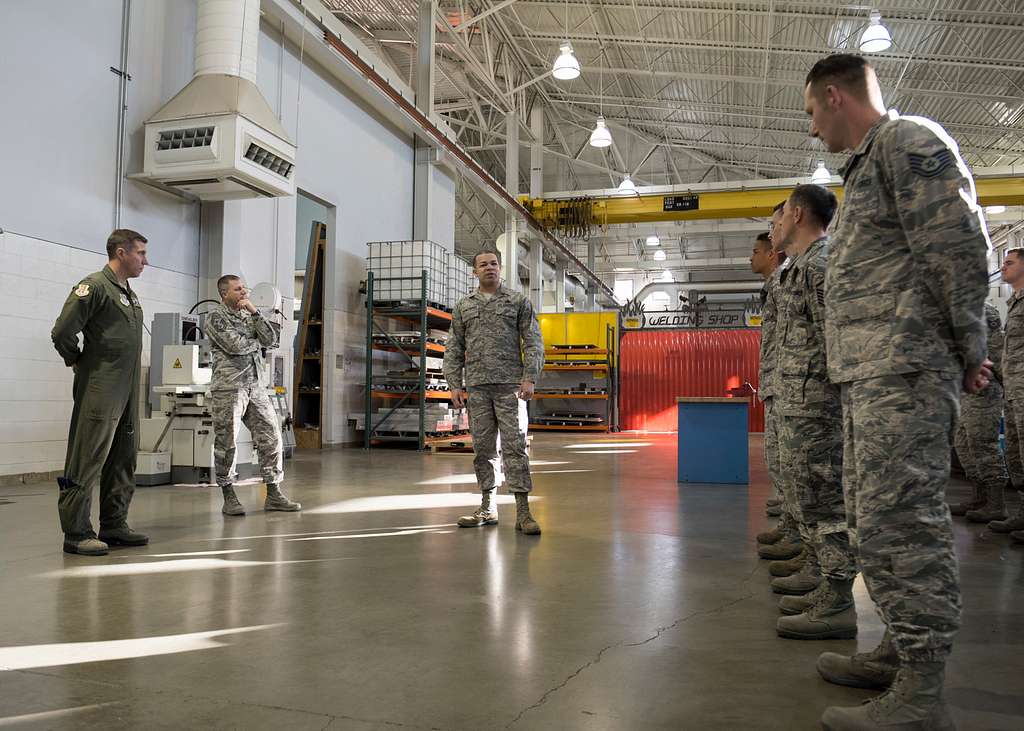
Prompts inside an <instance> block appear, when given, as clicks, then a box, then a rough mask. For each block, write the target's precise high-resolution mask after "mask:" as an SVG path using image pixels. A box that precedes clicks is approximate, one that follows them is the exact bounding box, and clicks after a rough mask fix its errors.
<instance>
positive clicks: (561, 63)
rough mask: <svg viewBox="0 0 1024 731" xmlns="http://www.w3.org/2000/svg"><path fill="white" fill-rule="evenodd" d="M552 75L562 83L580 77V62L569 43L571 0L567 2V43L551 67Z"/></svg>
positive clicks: (559, 50) (562, 46)
mask: <svg viewBox="0 0 1024 731" xmlns="http://www.w3.org/2000/svg"><path fill="white" fill-rule="evenodd" d="M551 75H552V76H554V77H555V78H556V79H559V80H560V81H569V80H570V79H575V78H576V77H577V76H579V75H580V62H579V59H577V58H576V54H575V53H573V50H572V44H571V43H569V0H565V43H563V44H561V45H560V46H559V47H558V58H556V59H555V63H554V64H553V65H552V66H551Z"/></svg>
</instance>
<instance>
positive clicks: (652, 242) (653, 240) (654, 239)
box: [647, 234, 661, 246]
mask: <svg viewBox="0 0 1024 731" xmlns="http://www.w3.org/2000/svg"><path fill="white" fill-rule="evenodd" d="M647 245H648V246H661V239H659V238H658V234H651V235H650V236H648V237H647Z"/></svg>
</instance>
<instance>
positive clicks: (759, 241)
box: [754, 231, 772, 249]
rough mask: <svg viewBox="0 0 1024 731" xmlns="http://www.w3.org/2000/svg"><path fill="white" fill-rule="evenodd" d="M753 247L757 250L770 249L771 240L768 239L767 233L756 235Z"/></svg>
mask: <svg viewBox="0 0 1024 731" xmlns="http://www.w3.org/2000/svg"><path fill="white" fill-rule="evenodd" d="M754 245H755V246H756V247H757V248H759V249H771V248H772V240H771V238H770V237H769V235H768V232H767V231H766V232H764V233H760V234H758V235H757V238H756V239H755V240H754Z"/></svg>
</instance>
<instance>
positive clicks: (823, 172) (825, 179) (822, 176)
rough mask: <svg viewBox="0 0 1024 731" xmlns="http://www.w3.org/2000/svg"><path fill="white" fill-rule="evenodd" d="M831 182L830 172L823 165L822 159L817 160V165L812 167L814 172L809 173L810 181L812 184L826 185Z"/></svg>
mask: <svg viewBox="0 0 1024 731" xmlns="http://www.w3.org/2000/svg"><path fill="white" fill-rule="evenodd" d="M831 182H832V173H830V172H829V171H828V168H827V167H825V161H824V160H818V167H816V168H815V169H814V173H813V174H812V175H811V183H812V184H813V185H828V184H829V183H831Z"/></svg>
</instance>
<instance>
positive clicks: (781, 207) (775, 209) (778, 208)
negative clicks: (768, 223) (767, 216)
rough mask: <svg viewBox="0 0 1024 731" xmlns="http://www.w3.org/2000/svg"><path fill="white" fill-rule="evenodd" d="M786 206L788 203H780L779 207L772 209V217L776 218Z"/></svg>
mask: <svg viewBox="0 0 1024 731" xmlns="http://www.w3.org/2000/svg"><path fill="white" fill-rule="evenodd" d="M785 206H786V201H782V202H781V203H779V205H777V206H775V208H773V209H772V215H773V216H774V215H775V214H776V213H778V212H779V211H781V210H782V209H783V208H784V207H785Z"/></svg>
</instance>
